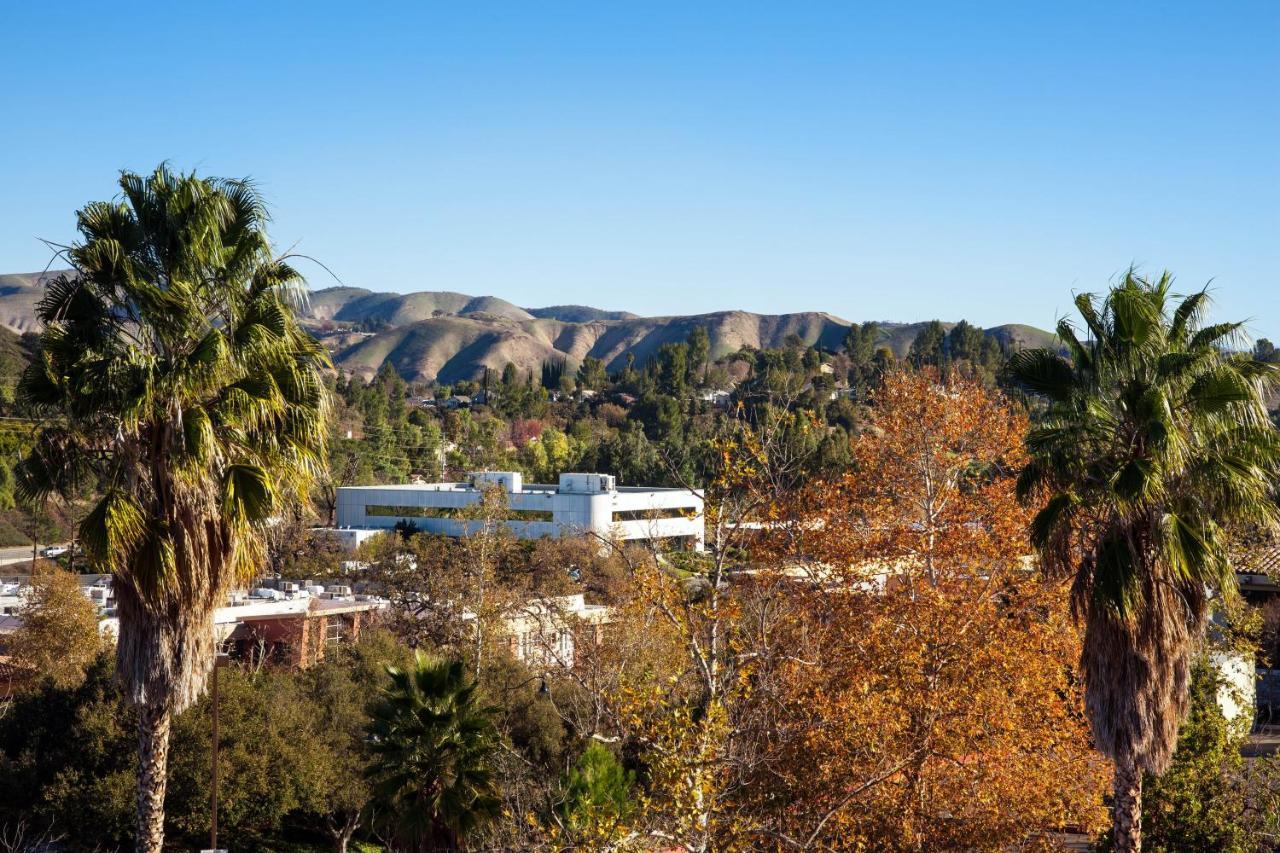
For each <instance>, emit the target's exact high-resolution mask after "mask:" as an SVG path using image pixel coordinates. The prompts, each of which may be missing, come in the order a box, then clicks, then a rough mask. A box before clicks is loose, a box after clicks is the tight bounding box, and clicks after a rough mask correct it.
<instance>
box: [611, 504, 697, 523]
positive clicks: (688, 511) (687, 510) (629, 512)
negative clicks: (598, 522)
mask: <svg viewBox="0 0 1280 853" xmlns="http://www.w3.org/2000/svg"><path fill="white" fill-rule="evenodd" d="M697 516H698V511H697V510H696V509H693V508H692V507H669V508H667V509H622V510H617V511H616V512H614V514H613V520H614V522H615V523H616V522H620V521H660V520H661V519H664V518H696V517H697Z"/></svg>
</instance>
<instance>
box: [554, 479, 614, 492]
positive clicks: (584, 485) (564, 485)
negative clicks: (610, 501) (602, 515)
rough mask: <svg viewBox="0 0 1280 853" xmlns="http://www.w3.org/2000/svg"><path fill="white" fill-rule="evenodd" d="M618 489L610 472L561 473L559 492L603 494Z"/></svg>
mask: <svg viewBox="0 0 1280 853" xmlns="http://www.w3.org/2000/svg"><path fill="white" fill-rule="evenodd" d="M617 490H618V483H617V480H616V479H615V478H614V476H613V475H612V474H561V475H560V492H561V493H562V494H569V495H603V494H606V493H608V492H616V491H617Z"/></svg>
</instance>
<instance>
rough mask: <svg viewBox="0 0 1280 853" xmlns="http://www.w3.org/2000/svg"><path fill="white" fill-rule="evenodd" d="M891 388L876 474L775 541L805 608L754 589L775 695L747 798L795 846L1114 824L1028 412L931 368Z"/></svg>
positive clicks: (877, 419) (859, 459)
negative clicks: (1048, 565)
mask: <svg viewBox="0 0 1280 853" xmlns="http://www.w3.org/2000/svg"><path fill="white" fill-rule="evenodd" d="M872 402H873V413H874V427H873V429H871V430H869V431H867V432H866V433H864V434H862V435H860V436H859V437H858V439H857V440H856V441H855V443H854V447H853V457H854V464H855V469H854V471H853V472H851V473H849V474H847V475H845V476H844V477H842V478H839V479H837V480H835V481H831V482H824V483H818V484H814V485H813V486H811V487H810V488H807V489H804V490H802V491H801V492H800V493H799V494H798V495H796V496H794V497H793V498H792V499H791V500H789V501H788V502H787V503H786V506H785V508H784V512H783V514H782V517H781V520H780V523H779V524H778V525H777V526H776V527H775V528H774V529H773V530H772V531H771V533H770V535H769V536H768V542H767V543H766V544H765V547H766V548H767V549H768V550H772V551H773V552H774V554H775V569H774V574H775V577H773V578H770V577H769V575H768V573H765V574H764V575H763V576H762V577H761V579H759V580H758V581H757V583H765V584H769V585H771V586H776V585H777V584H778V580H777V578H776V575H781V576H782V577H784V578H786V579H787V584H786V589H787V592H788V593H789V594H788V596H787V597H786V600H785V602H782V603H780V596H779V595H777V594H776V593H774V592H773V591H772V590H771V589H770V588H768V587H767V588H766V589H765V590H764V592H763V593H762V594H759V595H757V596H756V597H755V600H754V601H744V604H743V607H744V612H745V614H746V615H747V616H748V618H747V619H745V620H744V621H743V623H742V624H743V626H744V636H743V637H742V638H741V639H740V640H739V641H738V642H739V643H740V644H741V645H742V646H743V647H746V648H758V649H760V657H759V658H758V660H757V662H756V665H755V673H754V676H753V680H754V683H755V684H756V685H757V687H756V689H757V690H761V691H768V693H769V694H770V696H769V702H767V703H765V707H768V708H769V709H770V719H769V724H768V727H767V730H762V731H761V732H760V734H759V738H760V740H761V742H762V746H761V748H762V750H764V751H765V752H766V753H767V755H766V756H765V758H763V759H760V760H758V761H757V762H756V769H755V770H754V771H753V773H752V775H751V777H750V778H749V780H747V781H748V782H749V784H744V786H743V793H742V796H743V797H744V799H745V800H746V801H747V802H749V803H750V804H751V805H750V807H749V808H748V809H747V811H750V812H758V813H760V814H762V815H763V818H762V819H761V826H760V828H759V831H760V833H761V834H762V835H764V836H765V837H767V838H769V839H770V840H771V841H772V842H773V843H775V844H781V845H786V846H795V847H810V846H814V845H818V846H832V845H834V846H849V847H858V846H863V847H866V848H868V849H898V850H915V849H924V848H931V849H960V848H965V849H999V848H1007V847H1009V846H1011V845H1015V844H1019V843H1026V842H1029V841H1033V840H1034V839H1035V838H1036V836H1037V833H1041V832H1044V831H1047V830H1051V829H1055V828H1060V827H1064V826H1084V827H1096V826H1097V825H1098V823H1099V821H1100V819H1101V818H1102V812H1101V791H1102V788H1103V784H1104V781H1105V772H1106V768H1105V767H1104V766H1103V765H1104V762H1102V761H1101V760H1099V759H1098V758H1097V757H1096V756H1095V755H1093V754H1092V753H1091V751H1090V745H1089V740H1088V736H1087V731H1086V727H1085V724H1084V718H1083V714H1082V708H1081V703H1080V694H1079V685H1078V683H1077V679H1076V677H1075V670H1074V668H1075V662H1076V660H1077V659H1078V655H1079V639H1078V637H1077V635H1076V632H1075V630H1074V629H1073V627H1072V625H1071V623H1070V621H1069V620H1068V619H1067V618H1066V613H1065V607H1064V597H1065V592H1064V590H1062V589H1061V587H1060V586H1058V585H1057V584H1054V583H1050V582H1047V581H1044V580H1042V579H1041V578H1040V577H1039V576H1038V575H1037V574H1036V573H1035V572H1034V571H1032V566H1031V565H1030V564H1029V562H1028V561H1027V559H1026V555H1027V554H1028V553H1029V551H1030V548H1029V545H1028V543H1027V541H1026V534H1025V525H1026V522H1027V518H1028V511H1027V510H1026V509H1024V508H1022V507H1021V506H1020V505H1019V503H1018V501H1017V499H1016V495H1015V486H1014V480H1013V476H1012V474H1013V472H1015V471H1016V470H1017V469H1018V467H1019V466H1020V465H1021V463H1022V453H1023V451H1022V449H1021V441H1022V436H1023V433H1024V432H1025V429H1026V422H1025V419H1024V418H1023V417H1022V416H1020V415H1018V414H1016V413H1015V412H1014V411H1012V410H1011V409H1010V408H1009V407H1008V406H1007V405H1005V404H1004V403H1003V402H1002V401H1001V400H1000V399H999V398H998V397H996V396H993V395H991V394H990V393H988V392H986V391H984V390H983V389H982V388H981V387H979V386H978V385H976V384H974V383H970V382H957V383H953V384H950V385H948V386H943V385H941V384H939V383H938V381H937V378H936V376H934V375H930V374H928V373H923V372H913V373H908V372H899V373H894V374H891V375H890V376H888V377H887V378H886V380H885V382H884V384H883V387H882V388H881V389H880V390H879V391H877V392H876V394H875V395H874V396H873V400H872ZM797 603H799V606H797ZM783 604H785V605H787V606H788V608H789V609H787V610H786V618H783V619H779V618H774V619H771V620H768V621H766V619H765V617H766V616H767V615H768V614H769V613H770V612H771V610H776V609H777V608H779V607H780V606H782V605H783ZM763 628H767V629H768V633H769V636H768V637H765V636H764V635H763V633H764V632H763V630H762V629H763ZM753 634H754V635H756V636H752V635H753Z"/></svg>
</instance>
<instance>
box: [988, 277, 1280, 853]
mask: <svg viewBox="0 0 1280 853" xmlns="http://www.w3.org/2000/svg"><path fill="white" fill-rule="evenodd" d="M1171 283H1172V279H1171V277H1170V276H1169V274H1168V273H1165V274H1163V275H1162V276H1161V277H1160V278H1159V279H1157V280H1154V281H1151V280H1147V279H1144V278H1142V277H1139V276H1138V275H1136V274H1134V273H1133V272H1132V271H1130V273H1129V274H1128V275H1126V276H1125V278H1124V280H1123V282H1121V283H1120V284H1119V285H1118V286H1116V287H1115V288H1113V289H1112V290H1111V291H1110V293H1108V294H1107V295H1106V297H1105V298H1103V299H1102V300H1100V301H1099V300H1098V299H1097V298H1095V297H1094V296H1092V295H1090V294H1082V295H1080V296H1078V297H1077V298H1076V301H1075V303H1076V308H1077V309H1078V310H1079V312H1080V316H1081V318H1082V319H1083V321H1084V324H1085V328H1086V335H1085V339H1084V340H1080V338H1079V337H1078V336H1077V333H1076V329H1075V328H1074V327H1073V326H1072V324H1071V323H1070V322H1068V321H1066V320H1064V321H1062V322H1061V323H1059V325H1058V335H1059V337H1060V338H1061V339H1062V342H1063V344H1064V346H1065V348H1066V351H1067V357H1065V358H1064V357H1062V356H1060V355H1059V354H1058V353H1055V352H1051V351H1048V350H1043V349H1040V350H1025V351H1023V352H1019V353H1017V354H1015V355H1014V356H1013V358H1012V361H1011V368H1012V372H1013V374H1014V376H1015V377H1016V378H1017V379H1018V380H1020V381H1021V383H1022V384H1023V385H1024V386H1025V387H1026V388H1028V389H1029V390H1031V391H1032V392H1035V393H1037V394H1039V395H1042V396H1043V397H1044V398H1047V410H1046V411H1045V413H1044V415H1043V417H1042V418H1041V419H1040V420H1039V421H1038V423H1037V424H1036V425H1035V426H1034V427H1033V428H1032V429H1031V431H1030V432H1029V434H1028V436H1027V447H1028V450H1029V451H1030V457H1031V461H1030V462H1029V463H1028V465H1027V466H1026V468H1025V469H1024V470H1023V471H1022V474H1021V477H1020V479H1019V483H1018V486H1019V491H1020V493H1021V494H1022V495H1023V496H1024V497H1027V498H1030V497H1031V496H1033V495H1035V496H1037V497H1040V498H1047V502H1046V503H1045V504H1044V505H1043V508H1042V509H1041V510H1040V511H1039V513H1038V514H1037V515H1036V516H1035V518H1034V520H1033V522H1032V525H1031V539H1032V542H1033V544H1034V546H1035V547H1036V548H1037V550H1038V551H1039V553H1040V555H1041V558H1042V561H1043V564H1044V566H1045V568H1046V569H1047V570H1048V571H1050V572H1055V573H1062V574H1065V575H1067V576H1074V584H1073V586H1072V592H1071V599H1072V609H1073V612H1074V613H1075V615H1076V617H1077V618H1082V619H1083V621H1084V647H1083V655H1082V669H1083V673H1084V679H1085V705H1086V711H1087V713H1088V715H1089V719H1090V722H1091V724H1092V728H1093V734H1094V738H1095V741H1096V743H1097V745H1098V748H1099V749H1101V750H1102V751H1103V752H1104V753H1106V754H1107V755H1109V756H1110V757H1111V758H1112V759H1113V760H1114V761H1115V766H1116V770H1115V792H1114V793H1115V797H1114V802H1113V812H1114V814H1113V817H1114V831H1115V840H1116V841H1115V843H1116V849H1117V850H1121V851H1135V850H1139V849H1141V843H1142V842H1141V815H1142V774H1143V772H1149V773H1153V774H1158V773H1160V772H1162V771H1163V770H1164V769H1165V767H1166V766H1167V765H1168V763H1169V760H1170V757H1171V755H1172V753H1173V749H1174V747H1175V745H1176V739H1177V733H1178V726H1179V724H1180V722H1181V720H1182V717H1183V716H1184V714H1185V712H1186V710H1187V703H1188V681H1189V677H1190V671H1191V658H1192V652H1193V646H1194V644H1195V642H1196V641H1197V640H1198V639H1199V637H1200V635H1201V632H1202V630H1203V627H1204V623H1205V617H1206V611H1207V609H1208V606H1209V603H1210V598H1211V596H1212V595H1213V594H1215V592H1216V593H1220V594H1223V595H1231V594H1233V593H1234V576H1233V573H1232V570H1231V564H1230V560H1229V558H1228V549H1227V537H1228V533H1227V531H1228V528H1229V527H1230V526H1232V525H1234V524H1238V523H1248V524H1258V525H1262V526H1265V527H1274V526H1275V525H1276V523H1277V512H1276V506H1275V504H1274V503H1273V502H1272V500H1271V493H1272V490H1273V489H1274V487H1275V483H1276V475H1277V472H1278V471H1280V437H1278V436H1280V434H1278V433H1277V430H1276V428H1275V427H1274V426H1273V425H1272V424H1271V423H1270V421H1269V420H1268V419H1267V411H1266V406H1265V405H1264V402H1263V400H1264V394H1265V392H1266V390H1267V388H1268V387H1269V386H1271V385H1272V384H1273V382H1274V381H1275V377H1276V373H1275V370H1276V368H1275V366H1274V365H1268V364H1263V363H1261V362H1258V361H1255V360H1253V359H1252V358H1251V357H1249V356H1246V355H1242V354H1237V353H1233V352H1231V351H1230V349H1229V348H1230V347H1231V345H1232V344H1233V343H1234V342H1235V339H1236V338H1237V337H1238V336H1239V333H1240V324H1239V323H1223V324H1216V325H1203V315H1204V312H1205V309H1206V307H1207V305H1208V296H1207V295H1206V293H1205V292H1204V291H1201V292H1198V293H1193V294H1191V295H1190V296H1187V297H1185V298H1182V299H1175V298H1174V297H1173V296H1172V294H1171V292H1170V287H1171ZM1175 302H1176V304H1175Z"/></svg>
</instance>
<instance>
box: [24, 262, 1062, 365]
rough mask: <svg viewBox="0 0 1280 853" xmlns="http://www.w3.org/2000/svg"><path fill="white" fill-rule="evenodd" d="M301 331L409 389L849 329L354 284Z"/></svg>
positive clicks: (819, 321) (32, 287) (39, 278)
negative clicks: (699, 332)
mask: <svg viewBox="0 0 1280 853" xmlns="http://www.w3.org/2000/svg"><path fill="white" fill-rule="evenodd" d="M58 274H59V271H53V272H50V273H47V274H43V275H42V274H39V273H30V274H17V275H0V327H3V328H7V329H9V330H12V331H15V332H18V333H22V332H29V331H38V329H39V323H38V322H37V321H36V318H35V304H36V302H37V301H38V300H39V298H40V295H41V294H42V293H43V290H44V281H45V280H46V279H47V278H51V277H53V276H56V275H58ZM303 322H304V323H305V324H306V325H307V326H308V327H309V328H311V330H312V331H313V332H314V333H315V334H316V335H317V337H319V338H320V339H321V340H322V341H323V342H324V343H325V345H326V346H327V347H328V348H329V351H330V352H331V354H332V356H333V360H334V364H335V365H336V366H337V367H338V368H339V369H341V370H343V371H345V372H348V373H352V374H355V375H359V376H363V377H366V378H367V377H371V376H373V375H374V374H375V373H377V371H378V369H379V368H380V367H381V366H382V365H383V364H386V363H390V364H391V365H392V366H394V367H395V369H396V370H397V371H398V372H399V373H400V374H401V375H402V376H403V377H404V378H405V379H408V380H411V381H419V382H429V381H440V382H456V381H459V380H462V379H474V378H476V377H478V376H479V375H481V374H482V373H483V372H484V369H485V368H486V367H488V368H491V369H493V370H501V369H502V368H503V367H505V366H506V364H507V363H508V362H510V363H512V364H515V365H517V366H519V367H520V368H521V369H530V368H532V369H535V370H536V369H537V368H538V367H539V366H540V365H541V364H542V363H543V362H544V361H548V360H551V359H564V360H566V361H567V362H569V363H570V364H571V365H576V364H577V363H579V362H581V361H582V359H584V358H586V357H587V356H594V357H596V358H599V359H601V360H602V361H604V362H605V364H606V365H607V366H608V367H609V369H611V370H616V369H618V368H620V367H622V366H623V365H624V364H625V363H626V359H627V356H628V354H632V355H634V356H635V358H636V361H638V362H640V363H643V362H644V361H646V360H647V359H648V358H650V357H651V356H652V355H654V354H655V353H656V352H657V351H658V349H659V347H661V346H662V345H663V344H665V343H675V342H679V341H683V340H685V339H687V338H688V336H689V333H690V331H692V330H693V328H694V327H695V326H702V327H704V328H706V330H707V332H708V334H709V336H710V338H711V353H712V356H713V357H719V356H723V355H726V354H728V353H731V352H735V351H737V350H738V349H741V348H742V347H744V346H748V347H755V348H766V347H778V346H781V345H782V344H783V342H784V341H785V340H786V339H787V338H788V337H790V336H791V335H798V336H799V337H800V339H801V340H803V341H804V342H805V343H807V344H811V345H817V346H821V347H823V348H826V349H832V350H834V349H837V348H839V346H840V344H841V341H842V340H843V338H844V335H845V332H846V330H847V329H848V328H849V322H848V321H846V320H842V319H840V318H839V317H835V316H833V315H831V314H826V313H823V312H802V313H796V314H753V313H750V312H747V311H717V312H714V313H711V314H698V315H685V316H670V317H641V316H638V315H636V314H632V313H630V312H627V311H613V310H603V309H599V308H593V307H591V306H586V305H554V306H549V307H546V308H521V307H519V306H517V305H515V304H513V303H511V302H508V301H506V300H505V299H500V298H498V297H494V296H469V295H467V294H465V293H454V292H450V291H422V292H417V293H379V292H376V291H372V290H366V289H364V288H359V287H328V288H324V289H321V290H316V291H313V292H312V293H311V299H310V304H309V306H308V307H307V309H306V311H305V312H304V313H303ZM880 325H881V330H882V339H881V340H882V344H883V345H884V346H887V347H889V348H890V349H892V350H893V352H894V354H895V355H897V356H899V357H901V356H904V355H906V353H907V351H908V350H909V349H910V347H911V342H912V341H913V340H914V339H915V336H916V334H917V333H918V332H919V331H920V328H921V327H922V326H923V325H924V324H923V323H895V322H886V323H881V324H880ZM944 325H946V326H947V327H948V328H949V327H950V326H951V324H949V323H948V324H944ZM986 333H987V334H988V335H992V336H994V337H996V338H997V339H998V340H1000V341H1001V343H1003V344H1006V345H1008V346H1011V347H1026V346H1054V345H1055V344H1054V340H1055V339H1054V336H1053V335H1052V333H1050V332H1046V331H1043V330H1041V329H1036V328H1034V327H1032V326H1024V325H1018V324H1010V325H1005V326H996V327H994V328H991V329H987V330H986Z"/></svg>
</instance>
